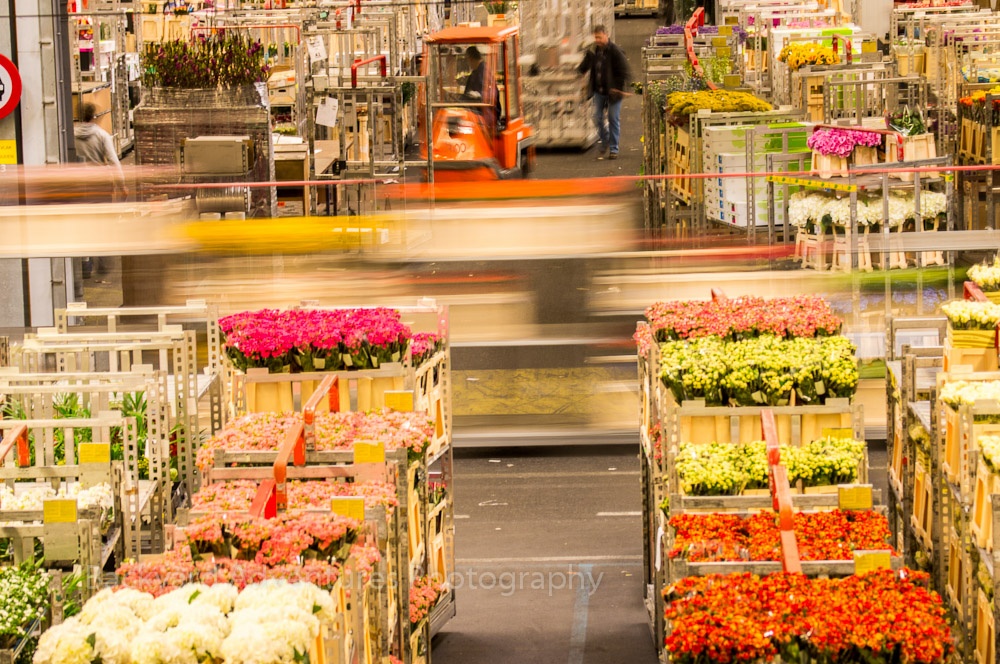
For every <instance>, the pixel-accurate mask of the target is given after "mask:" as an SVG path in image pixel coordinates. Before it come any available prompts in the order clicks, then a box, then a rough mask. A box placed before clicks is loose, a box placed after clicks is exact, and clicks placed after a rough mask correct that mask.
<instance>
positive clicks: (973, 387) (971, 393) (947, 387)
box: [940, 380, 1000, 408]
mask: <svg viewBox="0 0 1000 664" xmlns="http://www.w3.org/2000/svg"><path fill="white" fill-rule="evenodd" d="M940 396H941V400H942V401H944V402H945V403H946V404H948V405H949V406H951V407H952V408H958V407H959V406H962V405H965V404H968V405H971V404H974V403H976V402H977V401H1000V381H997V380H989V381H976V382H968V381H964V380H956V381H952V382H949V383H945V384H944V387H942V388H941V394H940Z"/></svg>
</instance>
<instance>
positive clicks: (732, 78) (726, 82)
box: [722, 74, 743, 88]
mask: <svg viewBox="0 0 1000 664" xmlns="http://www.w3.org/2000/svg"><path fill="white" fill-rule="evenodd" d="M742 84H743V81H742V80H740V75H739V74H726V75H725V76H723V77H722V87H724V88H738V87H740V85H742Z"/></svg>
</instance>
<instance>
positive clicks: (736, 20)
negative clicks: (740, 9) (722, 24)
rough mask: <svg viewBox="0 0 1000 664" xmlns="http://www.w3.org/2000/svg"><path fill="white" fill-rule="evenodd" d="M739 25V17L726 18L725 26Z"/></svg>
mask: <svg viewBox="0 0 1000 664" xmlns="http://www.w3.org/2000/svg"><path fill="white" fill-rule="evenodd" d="M739 24H740V17H739V16H727V17H726V25H739Z"/></svg>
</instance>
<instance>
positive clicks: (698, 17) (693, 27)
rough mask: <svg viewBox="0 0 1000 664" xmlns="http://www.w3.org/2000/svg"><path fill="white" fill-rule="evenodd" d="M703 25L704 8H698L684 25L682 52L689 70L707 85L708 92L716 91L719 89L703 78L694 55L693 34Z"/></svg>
mask: <svg viewBox="0 0 1000 664" xmlns="http://www.w3.org/2000/svg"><path fill="white" fill-rule="evenodd" d="M703 25H705V8H704V7H699V8H698V9H696V10H694V13H693V14H691V18H689V19H688V22H687V23H686V24H684V50H685V51H686V52H687V59H688V62H690V63H691V68H692V69H693V70H694V73H695V74H697V75H698V76H700V77H701V79H702V80H703V81H705V83H706V84H707V85H708V89H709V90H718V89H719V87H718V86H717V85H715V83H712V81H710V80H708V78H707V77H706V76H705V70H704V69H702V66H701V63H700V62H698V56H696V55H695V54H694V34H695V33H696V32H697V31H698V28H700V27H701V26H703Z"/></svg>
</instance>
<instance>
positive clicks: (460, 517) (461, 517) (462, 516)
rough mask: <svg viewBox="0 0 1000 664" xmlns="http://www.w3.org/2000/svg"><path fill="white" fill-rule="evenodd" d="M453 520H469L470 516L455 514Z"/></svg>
mask: <svg viewBox="0 0 1000 664" xmlns="http://www.w3.org/2000/svg"><path fill="white" fill-rule="evenodd" d="M454 518H456V519H471V518H472V516H471V515H469V514H456V515H455V517H454Z"/></svg>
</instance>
